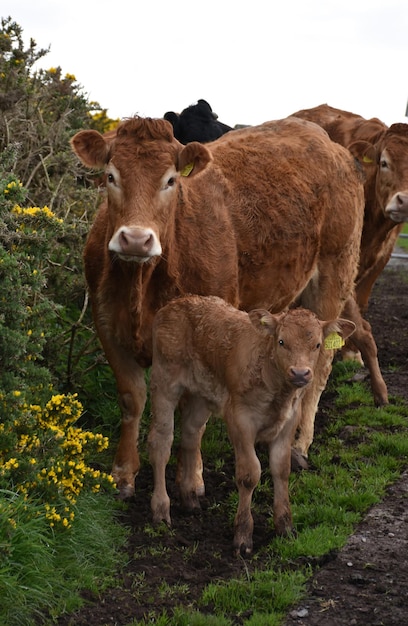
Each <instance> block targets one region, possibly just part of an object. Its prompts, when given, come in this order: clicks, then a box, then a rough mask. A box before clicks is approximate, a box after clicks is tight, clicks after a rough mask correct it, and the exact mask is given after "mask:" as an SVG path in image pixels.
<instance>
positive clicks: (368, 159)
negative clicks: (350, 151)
mask: <svg viewBox="0 0 408 626" xmlns="http://www.w3.org/2000/svg"><path fill="white" fill-rule="evenodd" d="M372 162H373V160H372V159H370V157H368V156H367V155H364V156H363V163H372Z"/></svg>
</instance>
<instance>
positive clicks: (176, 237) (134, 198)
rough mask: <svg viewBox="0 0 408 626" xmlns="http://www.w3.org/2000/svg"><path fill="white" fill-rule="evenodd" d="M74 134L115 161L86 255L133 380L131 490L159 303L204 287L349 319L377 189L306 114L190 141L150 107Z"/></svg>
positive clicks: (309, 429)
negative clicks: (371, 197) (367, 215)
mask: <svg viewBox="0 0 408 626" xmlns="http://www.w3.org/2000/svg"><path fill="white" fill-rule="evenodd" d="M72 147H73V149H74V151H75V152H76V154H77V155H78V156H79V158H80V159H81V160H82V162H83V163H84V164H85V165H86V166H88V167H91V168H93V167H97V168H100V167H104V168H105V177H106V193H107V196H106V200H105V201H104V202H103V204H102V205H101V207H100V208H99V211H98V213H97V215H96V218H95V221H94V224H93V226H92V228H91V231H90V233H89V237H88V240H87V243H86V246H85V252H84V261H85V273H86V279H87V282H88V286H89V291H90V296H91V302H92V310H93V317H94V321H95V325H96V330H97V333H98V336H99V338H100V340H101V342H102V346H103V348H104V350H105V353H106V356H107V359H108V361H109V363H110V365H111V367H112V370H113V372H114V374H115V378H116V382H117V387H118V392H119V401H120V406H121V410H122V428H121V437H120V441H119V445H118V449H117V452H116V456H115V461H114V465H113V470H112V473H113V476H114V478H115V480H116V482H117V485H118V487H119V489H120V493H121V495H122V497H127V496H130V495H132V494H133V493H134V478H135V475H136V474H137V473H138V471H139V466H140V461H139V453H138V447H137V446H138V437H139V425H140V419H141V416H142V413H143V409H144V405H145V401H146V384H145V375H144V371H143V368H145V367H148V366H150V364H151V359H152V323H153V318H154V315H155V314H156V312H157V311H158V310H159V309H160V308H161V307H162V306H164V305H165V304H166V303H167V302H168V301H169V300H171V299H172V298H174V297H176V296H179V295H183V294H188V293H195V294H201V295H218V296H220V297H222V298H223V299H225V300H226V301H228V302H230V303H231V304H233V305H234V306H237V307H239V308H241V309H245V310H250V309H254V308H265V309H269V310H270V311H271V312H273V313H277V312H280V311H283V310H284V309H285V308H286V307H288V306H289V305H291V304H293V303H295V302H296V303H297V304H299V305H301V306H304V307H306V308H309V309H312V310H313V311H314V312H315V313H316V314H317V315H318V316H319V318H320V319H325V320H329V319H336V318H337V317H338V316H339V314H340V313H341V311H342V310H343V308H344V306H345V303H346V301H347V300H348V299H351V300H352V296H353V290H354V278H355V276H356V272H357V264H358V256H359V249H360V238H361V229H362V219H363V209H364V190H363V185H362V182H361V178H360V176H361V175H360V172H359V171H358V169H357V168H356V165H355V162H354V159H353V158H352V156H351V155H350V153H349V152H348V151H347V150H346V149H345V148H342V147H341V146H340V145H338V144H335V143H333V142H332V141H330V139H329V137H328V135H327V133H325V132H324V131H323V130H322V129H321V128H319V127H318V126H317V125H315V124H311V123H309V122H306V121H303V120H300V119H297V118H289V119H284V120H279V121H274V122H269V123H266V124H263V125H260V126H258V127H252V128H245V129H242V130H237V131H234V132H233V133H227V134H226V135H224V136H223V137H221V138H220V139H218V140H217V141H215V142H213V143H211V144H208V145H204V144H200V143H197V142H193V143H190V144H188V145H187V146H183V145H181V144H180V143H179V142H178V141H177V140H175V138H174V136H173V132H172V127H171V125H170V124H169V122H166V121H165V120H160V119H149V118H147V119H144V118H139V117H136V118H132V119H129V120H127V121H124V122H123V123H122V124H121V125H120V126H119V127H118V129H117V135H116V137H115V138H114V139H113V141H105V139H104V137H103V136H102V135H101V134H99V133H98V132H96V131H92V130H89V131H81V132H79V133H77V134H76V135H75V136H74V137H73V139H72ZM353 321H355V320H354V318H353ZM357 327H358V322H357ZM355 334H356V336H357V335H358V328H357V330H356V333H355ZM332 357H333V351H331V350H330V351H325V352H324V353H321V354H320V355H319V361H318V364H317V366H316V369H315V376H314V379H313V382H312V383H311V385H310V386H309V388H308V389H307V390H306V393H305V395H304V397H303V402H302V415H301V419H300V422H299V436H298V438H297V439H296V442H295V446H296V449H297V450H298V451H299V452H300V453H301V454H302V455H304V456H306V455H307V453H308V448H309V446H310V444H311V442H312V439H313V427H314V418H315V413H316V410H317V404H318V401H319V398H320V395H321V392H322V391H323V389H324V387H325V384H326V381H327V378H328V376H329V373H330V370H331V362H332Z"/></svg>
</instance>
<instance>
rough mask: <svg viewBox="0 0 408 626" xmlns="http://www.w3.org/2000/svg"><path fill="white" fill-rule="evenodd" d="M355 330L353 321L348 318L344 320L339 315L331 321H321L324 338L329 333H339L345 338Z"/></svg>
mask: <svg viewBox="0 0 408 626" xmlns="http://www.w3.org/2000/svg"><path fill="white" fill-rule="evenodd" d="M355 330H356V325H355V323H354V322H351V321H350V320H344V319H342V318H341V317H339V318H338V319H337V320H333V321H331V322H324V323H323V336H324V337H325V338H326V337H328V336H329V335H332V334H336V333H337V335H340V337H342V338H343V339H347V337H350V335H352V334H353V333H354V331H355Z"/></svg>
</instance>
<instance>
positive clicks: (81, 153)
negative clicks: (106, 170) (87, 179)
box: [70, 130, 111, 168]
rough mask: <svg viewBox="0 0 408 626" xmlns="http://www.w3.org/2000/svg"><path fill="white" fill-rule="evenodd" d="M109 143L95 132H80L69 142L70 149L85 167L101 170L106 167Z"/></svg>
mask: <svg viewBox="0 0 408 626" xmlns="http://www.w3.org/2000/svg"><path fill="white" fill-rule="evenodd" d="M110 140H111V138H109V141H105V139H104V138H103V136H102V135H101V134H100V133H98V131H96V130H81V131H79V133H76V135H74V136H73V137H72V139H71V141H70V143H71V148H72V150H73V151H74V152H75V154H76V155H77V157H78V158H79V159H80V160H81V161H82V163H83V164H84V165H85V166H86V167H97V168H101V167H104V166H105V165H106V162H107V158H108V152H109V144H110Z"/></svg>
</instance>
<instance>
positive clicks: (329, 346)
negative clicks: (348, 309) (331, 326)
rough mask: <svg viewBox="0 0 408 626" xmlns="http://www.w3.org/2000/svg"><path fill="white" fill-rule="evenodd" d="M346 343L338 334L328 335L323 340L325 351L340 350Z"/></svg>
mask: <svg viewBox="0 0 408 626" xmlns="http://www.w3.org/2000/svg"><path fill="white" fill-rule="evenodd" d="M345 343H346V342H345V341H344V339H343V337H341V336H340V335H339V334H338V333H330V335H327V337H326V339H325V340H324V349H325V350H338V349H339V348H342V347H343V346H344V344H345Z"/></svg>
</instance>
